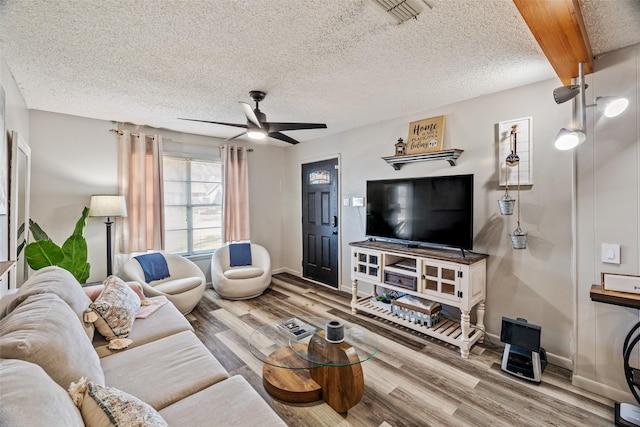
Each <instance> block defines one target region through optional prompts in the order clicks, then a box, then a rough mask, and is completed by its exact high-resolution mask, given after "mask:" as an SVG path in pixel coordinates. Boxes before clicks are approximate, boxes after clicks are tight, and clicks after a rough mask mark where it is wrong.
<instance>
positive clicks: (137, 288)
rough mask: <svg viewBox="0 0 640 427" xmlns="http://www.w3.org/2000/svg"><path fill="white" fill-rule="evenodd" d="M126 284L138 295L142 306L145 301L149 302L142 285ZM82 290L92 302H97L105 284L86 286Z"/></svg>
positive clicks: (136, 283) (135, 283)
mask: <svg viewBox="0 0 640 427" xmlns="http://www.w3.org/2000/svg"><path fill="white" fill-rule="evenodd" d="M125 283H126V284H127V285H129V287H130V288H131V289H132V290H133V292H135V293H136V295H138V298H140V302H141V303H142V305H145V301H146V300H147V297H146V296H145V295H144V292H143V291H142V286H141V285H140V283H138V282H125ZM82 290H83V291H84V293H85V294H86V295H87V296H88V297H89V299H90V300H91V301H95V300H96V299H98V297H99V296H100V294H101V293H102V291H103V290H104V284H102V285H92V286H84V287H83V288H82Z"/></svg>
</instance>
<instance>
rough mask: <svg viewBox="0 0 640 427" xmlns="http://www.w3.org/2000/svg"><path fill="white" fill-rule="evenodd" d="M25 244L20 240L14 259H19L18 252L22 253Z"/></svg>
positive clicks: (25, 242) (24, 241)
mask: <svg viewBox="0 0 640 427" xmlns="http://www.w3.org/2000/svg"><path fill="white" fill-rule="evenodd" d="M26 244H27V241H26V240H24V239H23V240H22V242H20V244H19V245H18V249H17V250H16V258H18V257H20V252H22V249H24V247H25V245H26Z"/></svg>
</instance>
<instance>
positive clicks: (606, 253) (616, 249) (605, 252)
mask: <svg viewBox="0 0 640 427" xmlns="http://www.w3.org/2000/svg"><path fill="white" fill-rule="evenodd" d="M601 259H602V262H606V263H608V264H620V245H618V244H615V243H603V244H602V258H601Z"/></svg>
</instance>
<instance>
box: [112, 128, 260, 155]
mask: <svg viewBox="0 0 640 427" xmlns="http://www.w3.org/2000/svg"><path fill="white" fill-rule="evenodd" d="M109 132H113V133H117V134H118V135H122V131H121V130H118V129H109ZM131 135H133V136H140V134H139V133H132V134H131ZM147 136H148V137H150V138H153V135H147ZM162 139H166V140H167V141H172V142H178V143H180V144H189V143H188V142H187V141H181V140H179V139H172V138H166V137H163V138H162ZM222 147H224V145H221V146H219V148H220V149H222ZM232 149H233V147H232ZM247 151H248V152H249V153H252V152H253V148H247Z"/></svg>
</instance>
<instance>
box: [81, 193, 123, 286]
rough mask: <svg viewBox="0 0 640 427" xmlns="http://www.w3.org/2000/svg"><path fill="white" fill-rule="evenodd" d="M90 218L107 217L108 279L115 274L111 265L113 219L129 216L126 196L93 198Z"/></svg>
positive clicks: (99, 196)
mask: <svg viewBox="0 0 640 427" xmlns="http://www.w3.org/2000/svg"><path fill="white" fill-rule="evenodd" d="M89 216H96V217H107V220H106V221H105V224H106V225H107V277H108V276H111V274H113V268H112V264H111V225H112V224H113V221H111V218H115V217H125V216H127V204H126V202H125V200H124V196H108V195H98V196H91V205H90V207H89Z"/></svg>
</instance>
